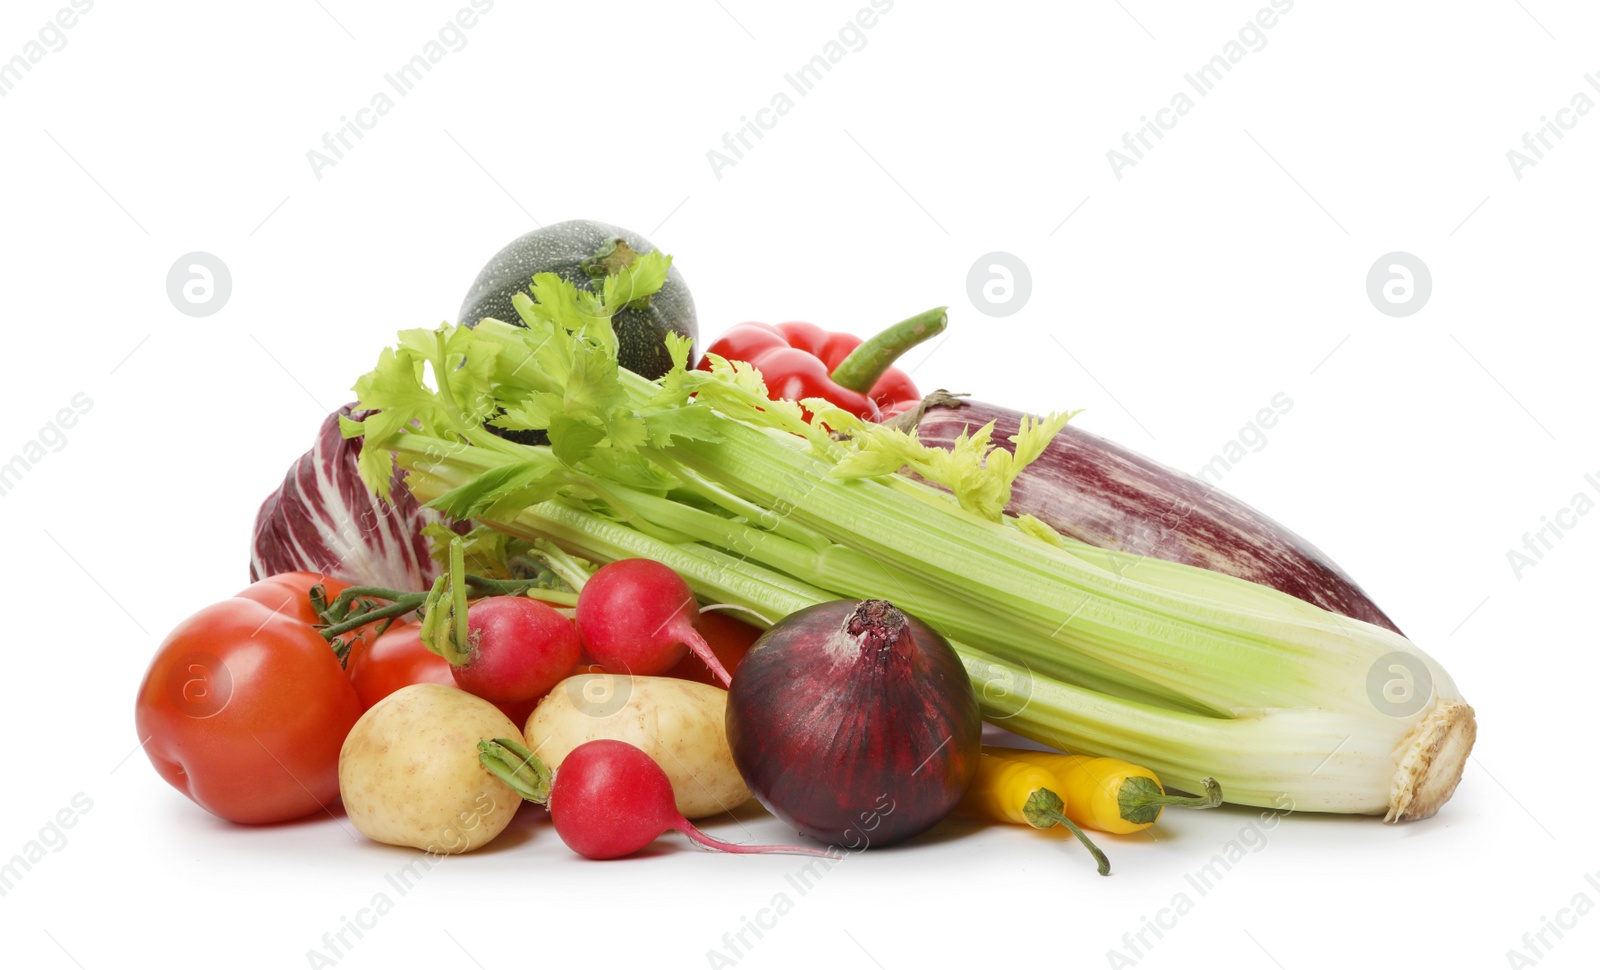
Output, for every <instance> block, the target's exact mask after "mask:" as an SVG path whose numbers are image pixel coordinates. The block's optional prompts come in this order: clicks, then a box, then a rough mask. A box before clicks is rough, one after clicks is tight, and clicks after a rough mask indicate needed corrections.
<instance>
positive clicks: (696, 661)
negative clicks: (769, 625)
mask: <svg viewBox="0 0 1600 970" xmlns="http://www.w3.org/2000/svg"><path fill="white" fill-rule="evenodd" d="M694 628H695V629H696V630H699V631H700V635H701V636H703V637H705V638H706V643H707V644H708V645H709V646H710V647H711V652H712V653H714V654H716V655H717V659H718V660H720V661H722V666H723V667H724V668H725V669H726V670H727V671H728V672H729V673H730V674H731V673H733V668H735V667H737V666H739V661H740V660H742V659H744V654H745V651H746V650H749V649H750V644H752V643H755V642H756V638H757V637H759V636H761V631H760V630H759V629H757V628H755V627H753V626H751V625H750V624H748V623H746V622H744V621H743V620H739V619H735V618H734V616H733V615H730V614H728V613H724V612H721V611H720V610H708V611H707V612H705V613H701V614H700V615H699V616H697V617H695V621H694ZM663 676H666V677H677V678H680V679H682V680H694V681H699V682H700V683H702V684H710V685H711V686H713V687H721V686H722V682H721V681H719V680H717V678H716V675H715V674H713V673H712V672H711V668H710V667H707V666H706V665H705V661H703V660H701V659H700V658H699V657H696V656H695V655H694V651H692V650H691V651H689V652H688V653H685V654H684V655H683V659H682V660H680V661H678V665H677V666H676V667H673V668H672V669H671V670H669V671H667V672H666V674H664V675H663Z"/></svg>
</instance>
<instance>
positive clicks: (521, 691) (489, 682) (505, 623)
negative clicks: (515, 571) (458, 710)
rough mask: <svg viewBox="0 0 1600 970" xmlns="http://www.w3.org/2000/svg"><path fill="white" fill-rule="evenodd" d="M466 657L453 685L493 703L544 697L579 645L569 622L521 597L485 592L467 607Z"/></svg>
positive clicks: (566, 671) (573, 661) (568, 668)
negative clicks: (493, 594)
mask: <svg viewBox="0 0 1600 970" xmlns="http://www.w3.org/2000/svg"><path fill="white" fill-rule="evenodd" d="M467 627H468V629H469V630H470V633H469V634H468V636H467V658H466V661H465V662H464V663H462V664H460V665H459V666H452V667H451V673H452V674H453V675H454V676H455V679H456V685H457V686H458V687H460V688H461V689H462V690H464V691H467V692H468V693H471V694H476V695H478V696H479V697H481V698H483V699H484V700H486V701H493V702H494V703H496V704H515V703H518V702H526V701H530V700H535V699H537V698H540V697H543V696H544V695H545V694H548V693H549V692H550V688H552V687H554V686H555V685H556V684H558V683H560V682H561V679H562V678H563V677H565V676H567V674H569V673H570V672H571V671H572V668H573V666H574V665H575V664H577V662H578V656H579V654H580V653H581V651H582V647H581V645H580V644H579V642H578V631H577V628H576V627H574V626H573V625H572V621H571V620H568V619H567V618H566V617H564V616H562V615H561V614H560V613H558V612H556V611H555V609H554V608H553V607H551V606H549V605H548V604H545V603H541V602H539V601H538V600H535V599H529V598H528V597H526V596H490V597H486V598H485V599H481V600H478V601H476V602H474V603H473V604H472V606H470V607H469V608H468V609H467Z"/></svg>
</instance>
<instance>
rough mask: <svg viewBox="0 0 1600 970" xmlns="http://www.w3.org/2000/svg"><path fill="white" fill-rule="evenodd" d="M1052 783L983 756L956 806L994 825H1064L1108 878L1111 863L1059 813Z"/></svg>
mask: <svg viewBox="0 0 1600 970" xmlns="http://www.w3.org/2000/svg"><path fill="white" fill-rule="evenodd" d="M1054 784H1055V777H1054V776H1053V775H1052V774H1051V773H1050V772H1049V771H1048V770H1046V769H1044V768H1040V767H1038V766H1037V765H1029V764H1023V763H1022V762H1020V761H1009V760H1007V759H1005V758H997V757H995V756H994V755H990V754H985V755H983V756H982V757H980V758H979V759H978V774H977V777H975V778H973V779H972V784H971V785H970V786H969V787H968V788H967V793H966V795H964V796H963V797H962V799H961V804H960V806H958V807H959V808H960V809H961V810H962V811H964V812H966V813H967V814H968V815H975V816H977V817H979V818H986V819H989V820H990V821H994V822H1010V823H1012V824H1024V823H1026V824H1028V825H1031V826H1033V827H1034V828H1036V829H1047V828H1051V827H1052V826H1055V825H1065V826H1066V827H1067V828H1068V829H1070V830H1071V831H1072V834H1073V835H1076V836H1077V837H1078V841H1080V842H1082V843H1083V844H1084V847H1085V848H1087V849H1088V850H1089V854H1090V855H1093V856H1094V859H1095V862H1096V863H1097V864H1098V866H1099V870H1100V875H1102V876H1106V875H1110V874H1111V862H1110V860H1108V859H1107V858H1106V854H1105V853H1104V852H1101V851H1100V847H1099V846H1097V845H1095V844H1094V843H1093V842H1091V841H1090V840H1089V836H1087V835H1085V834H1084V832H1083V829H1081V828H1079V827H1078V826H1077V825H1074V824H1073V822H1072V819H1070V818H1067V816H1066V815H1065V814H1064V813H1063V812H1062V807H1063V806H1062V804H1061V797H1060V796H1059V795H1057V794H1056V793H1055V792H1053V791H1051V790H1050V788H1051V786H1053V785H1054Z"/></svg>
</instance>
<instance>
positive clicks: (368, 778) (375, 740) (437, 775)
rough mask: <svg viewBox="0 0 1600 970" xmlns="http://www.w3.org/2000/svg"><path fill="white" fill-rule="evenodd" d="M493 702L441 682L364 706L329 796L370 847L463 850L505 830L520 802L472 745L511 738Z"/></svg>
mask: <svg viewBox="0 0 1600 970" xmlns="http://www.w3.org/2000/svg"><path fill="white" fill-rule="evenodd" d="M515 737H517V726H516V725H515V724H513V723H511V719H510V718H508V717H506V716H505V715H504V714H502V713H500V710H499V709H498V708H496V707H495V706H494V705H493V704H491V703H489V702H488V701H486V700H483V699H481V698H478V697H474V696H473V695H471V694H468V693H467V692H466V691H462V690H457V689H456V688H454V687H448V686H445V685H443V684H413V685H411V686H410V687H404V688H401V689H400V690H397V691H395V692H394V693H393V694H390V695H389V696H388V697H385V698H384V699H383V700H381V701H379V702H378V703H377V704H374V705H373V706H372V708H371V710H369V711H367V712H366V713H365V714H363V715H361V720H359V721H357V722H356V726H355V727H353V728H351V729H350V734H349V736H348V737H346V738H345V741H344V747H343V748H342V749H340V751H339V794H340V796H341V797H342V798H343V799H344V808H345V812H347V813H348V814H349V816H350V822H351V824H353V825H355V827H356V828H357V829H358V830H360V832H361V834H363V835H365V836H366V837H367V838H369V839H372V840H373V841H375V842H386V843H388V844H389V845H409V846H412V847H414V848H418V849H422V850H424V851H426V852H429V853H432V854H446V853H459V852H471V851H472V850H473V849H476V848H478V847H479V846H481V845H483V844H485V843H487V842H488V841H489V840H491V839H493V838H494V837H495V836H497V835H499V834H500V833H501V832H503V831H504V830H505V827H506V826H507V825H509V824H510V823H511V817H512V816H513V815H515V814H516V813H517V808H518V806H520V805H521V804H522V799H521V797H520V796H518V795H517V793H516V792H514V791H512V790H511V789H510V788H509V787H508V786H507V785H506V784H505V783H504V782H502V781H501V780H500V779H498V778H496V777H495V776H494V775H491V774H490V773H489V772H488V770H487V769H485V768H484V767H483V766H482V765H481V764H479V763H478V742H479V741H480V740H482V739H484V738H515Z"/></svg>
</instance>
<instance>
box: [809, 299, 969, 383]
mask: <svg viewBox="0 0 1600 970" xmlns="http://www.w3.org/2000/svg"><path fill="white" fill-rule="evenodd" d="M945 310H946V308H945V307H942V306H940V307H934V308H933V309H932V310H925V311H923V312H922V313H919V314H917V315H916V316H914V317H907V318H906V319H904V320H901V321H900V322H899V323H897V324H895V325H894V326H892V327H889V328H888V329H886V330H884V331H883V332H882V333H880V334H878V335H877V336H874V337H869V338H867V339H866V340H864V341H862V343H861V346H859V347H857V348H856V349H855V350H852V351H851V352H850V356H848V357H846V358H845V359H844V360H841V361H839V366H838V367H835V368H834V369H833V373H832V374H831V375H829V376H831V377H832V378H833V382H834V383H835V384H837V385H839V386H840V387H842V388H845V389H846V390H850V391H856V392H858V393H860V394H866V393H867V392H869V391H871V390H872V385H874V384H876V383H878V379H879V378H880V377H882V376H883V375H884V372H885V371H887V370H888V369H889V368H890V367H892V366H894V362H895V361H896V360H899V359H900V355H901V354H903V353H905V352H906V351H908V350H910V349H911V348H912V347H915V346H916V345H917V344H920V343H922V342H923V341H924V340H927V339H929V338H930V337H934V336H937V335H938V334H941V333H943V332H944V328H945V325H946V324H948V323H949V322H950V316H949V314H947V313H946V312H945Z"/></svg>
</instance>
